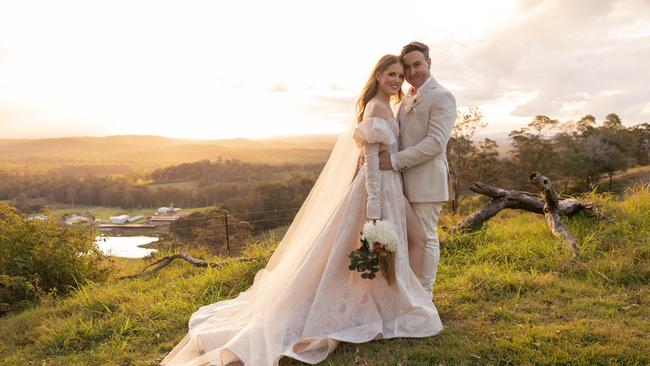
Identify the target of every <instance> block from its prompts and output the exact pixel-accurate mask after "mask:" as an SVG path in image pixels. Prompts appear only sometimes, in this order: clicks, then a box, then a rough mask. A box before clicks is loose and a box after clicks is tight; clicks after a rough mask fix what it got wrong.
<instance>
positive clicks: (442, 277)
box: [0, 188, 650, 366]
mask: <svg viewBox="0 0 650 366" xmlns="http://www.w3.org/2000/svg"><path fill="white" fill-rule="evenodd" d="M593 198H594V199H595V200H596V201H597V202H598V204H599V205H600V206H601V207H602V208H603V209H604V211H605V213H606V214H608V215H609V216H610V217H611V218H612V221H602V222H597V221H594V220H592V219H590V218H587V217H585V216H582V215H578V216H577V217H574V218H573V219H571V220H566V223H567V224H568V226H569V228H570V230H571V232H572V233H573V234H574V235H575V237H576V239H577V241H578V243H579V245H580V246H581V255H580V256H579V257H578V258H576V259H574V258H572V257H571V252H570V251H569V250H568V249H567V248H566V246H565V245H564V244H563V243H562V242H560V241H559V240H557V239H556V238H554V237H553V236H552V235H551V233H550V231H549V229H548V228H547V227H546V224H545V223H544V220H543V217H541V216H540V215H533V214H528V213H521V212H515V211H509V212H502V213H500V214H499V215H497V217H495V218H493V219H492V220H491V221H489V222H488V224H487V225H486V227H484V228H483V229H482V230H480V231H478V232H476V233H472V234H465V235H459V236H451V235H449V233H447V232H442V233H441V237H442V240H443V244H442V261H441V264H440V266H439V268H438V280H437V283H436V287H435V289H434V302H435V304H436V306H437V307H438V310H439V312H440V316H441V318H442V321H443V324H444V326H445V329H444V330H443V331H442V332H441V333H440V334H438V335H437V336H435V337H430V338H422V339H408V338H402V339H389V340H380V341H375V342H369V343H366V344H360V345H357V344H341V345H340V346H339V347H338V348H337V350H336V351H335V352H334V353H333V354H332V355H330V357H328V359H327V360H326V361H324V362H323V363H322V364H323V365H377V366H378V365H440V364H442V365H474V364H478V365H522V364H523V365H532V364H542V365H643V364H650V353H649V352H648V349H650V310H649V308H648V304H650V286H649V283H650V191H649V190H647V189H639V188H637V189H635V190H633V191H632V192H630V193H629V194H627V195H626V196H625V198H624V199H623V200H616V199H615V198H614V197H613V196H593ZM460 219H461V218H460V217H451V216H446V217H444V218H443V221H444V222H443V224H444V225H445V226H448V227H451V226H452V225H453V223H455V222H457V221H459V220H460ZM274 245H275V244H273V243H269V242H259V243H257V245H255V246H251V248H250V249H249V252H248V253H246V254H245V255H254V256H260V257H262V258H264V260H262V261H261V262H260V263H234V264H232V265H229V266H227V267H225V268H223V269H220V270H205V269H197V268H194V267H192V266H190V265H188V264H187V263H175V264H172V265H171V266H170V267H168V268H166V269H163V270H162V271H161V272H160V273H159V274H158V275H156V276H152V277H148V278H141V279H137V280H111V281H108V282H107V283H105V284H91V285H88V286H84V287H82V288H81V289H80V290H78V291H76V292H74V293H73V295H72V296H69V297H67V298H64V299H53V300H50V301H47V302H45V303H44V304H42V305H40V306H38V307H35V308H33V309H30V310H27V311H24V312H22V313H19V314H13V315H9V316H6V317H5V318H2V319H0V364H1V365H29V364H34V365H41V364H47V365H95V364H111V365H156V364H157V363H158V362H159V361H160V360H161V359H162V358H163V357H164V355H165V354H166V353H167V352H168V351H169V350H171V348H172V347H173V346H174V345H175V344H176V342H178V341H179V340H180V339H181V338H182V337H183V336H184V335H185V334H186V331H187V329H186V325H187V320H188V319H189V316H190V314H191V313H192V312H194V311H195V310H196V309H197V308H198V307H199V306H201V305H204V304H208V303H212V302H215V301H219V300H222V299H226V298H231V297H234V296H236V295H237V294H238V293H239V291H241V290H244V289H245V288H247V287H248V286H249V285H250V283H251V282H252V279H253V276H254V274H255V273H256V271H257V270H259V269H260V268H262V266H263V265H264V261H265V259H266V258H268V256H269V255H270V254H271V252H272V250H273V248H274ZM196 254H197V255H200V254H201V253H196ZM203 258H205V256H203ZM143 265H144V262H143V261H142V260H127V259H119V260H118V259H116V260H115V266H116V267H117V268H118V271H117V273H116V276H117V275H122V274H127V273H129V274H130V273H134V272H136V271H137V270H138V269H139V268H141V267H142V266H143ZM281 364H282V365H297V364H300V363H299V362H296V361H293V360H288V359H283V360H282V361H281Z"/></svg>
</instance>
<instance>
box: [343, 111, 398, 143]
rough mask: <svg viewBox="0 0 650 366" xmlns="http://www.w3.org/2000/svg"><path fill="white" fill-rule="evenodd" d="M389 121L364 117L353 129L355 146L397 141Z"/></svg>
mask: <svg viewBox="0 0 650 366" xmlns="http://www.w3.org/2000/svg"><path fill="white" fill-rule="evenodd" d="M388 123H389V122H388V121H387V120H385V119H381V118H366V119H364V120H363V121H361V122H360V123H359V124H358V125H357V127H356V128H355V129H354V135H353V137H354V141H355V142H356V143H357V146H359V147H363V145H364V144H382V145H384V146H390V145H392V144H394V143H395V142H397V140H396V139H395V135H394V134H393V131H392V130H391V128H390V125H389V124H388Z"/></svg>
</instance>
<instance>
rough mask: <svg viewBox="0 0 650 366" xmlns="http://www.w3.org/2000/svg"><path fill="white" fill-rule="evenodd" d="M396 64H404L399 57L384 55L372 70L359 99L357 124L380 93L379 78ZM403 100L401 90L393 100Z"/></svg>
mask: <svg viewBox="0 0 650 366" xmlns="http://www.w3.org/2000/svg"><path fill="white" fill-rule="evenodd" d="M394 64H400V65H401V64H402V62H401V61H400V58H399V56H395V55H384V56H382V58H380V59H379V61H378V62H377V64H376V65H375V68H374V69H372V72H371V73H370V77H369V78H368V81H366V85H365V86H364V87H363V90H362V91H361V95H360V96H359V99H357V122H361V121H362V120H363V113H364V112H365V111H366V104H368V102H369V101H370V99H372V98H374V97H375V95H377V92H378V91H379V80H378V79H377V77H378V76H379V74H381V73H382V72H384V71H386V69H388V68H389V67H391V66H393V65H394ZM402 98H404V93H402V89H400V90H398V91H397V95H395V96H393V97H392V98H391V99H393V101H394V102H395V103H399V102H401V101H402Z"/></svg>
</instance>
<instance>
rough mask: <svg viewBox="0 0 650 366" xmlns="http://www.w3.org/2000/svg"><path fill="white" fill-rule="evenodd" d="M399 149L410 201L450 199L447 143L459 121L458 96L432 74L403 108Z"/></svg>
mask: <svg viewBox="0 0 650 366" xmlns="http://www.w3.org/2000/svg"><path fill="white" fill-rule="evenodd" d="M398 121H399V124H400V137H399V149H400V151H399V152H398V153H396V154H394V157H393V162H394V163H395V165H396V167H395V168H396V169H397V170H399V171H400V172H402V178H403V180H404V194H405V195H406V197H407V198H408V200H409V201H410V202H442V201H448V200H449V197H450V196H451V195H452V186H451V184H450V179H449V166H448V164H447V154H446V150H447V142H448V141H449V138H450V136H451V130H452V129H453V128H454V123H455V122H456V98H454V96H453V95H452V94H451V93H450V92H449V91H448V90H447V89H445V87H443V86H442V85H440V84H438V82H437V81H436V80H435V79H434V78H433V77H431V79H430V80H429V81H428V82H426V83H425V84H424V85H423V86H422V87H421V88H420V90H419V91H418V94H417V95H416V96H415V97H411V98H410V100H405V101H404V102H402V104H401V105H400V107H399V111H398Z"/></svg>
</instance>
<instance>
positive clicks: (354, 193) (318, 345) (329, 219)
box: [162, 118, 442, 366]
mask: <svg viewBox="0 0 650 366" xmlns="http://www.w3.org/2000/svg"><path fill="white" fill-rule="evenodd" d="M398 133H399V127H398V125H397V122H396V121H395V120H392V119H391V120H386V119H380V118H368V119H365V120H364V121H363V122H361V123H360V124H359V125H357V126H356V128H355V129H354V131H353V138H354V140H355V141H356V143H357V144H358V145H360V146H361V147H364V151H365V152H364V157H365V163H364V166H362V167H361V169H360V170H359V173H358V174H357V175H356V177H354V180H353V181H352V183H351V184H349V181H347V182H345V180H346V179H348V178H346V176H347V175H348V174H349V173H350V172H352V171H353V169H352V171H351V170H350V164H347V165H346V167H345V168H344V167H343V166H342V165H341V168H340V170H344V171H339V169H338V168H337V166H336V165H332V164H334V163H336V162H337V161H336V159H334V155H335V154H336V153H337V152H338V154H339V158H340V157H342V156H345V155H346V154H353V155H354V154H355V153H356V154H358V150H355V149H348V150H345V149H344V150H341V149H339V148H337V147H335V152H333V153H332V157H331V158H330V160H329V161H328V165H327V166H326V167H325V169H324V170H323V173H322V174H321V177H319V181H321V179H322V178H323V176H324V175H328V174H329V178H327V181H326V182H325V184H327V185H336V184H334V182H337V179H339V180H343V181H344V183H343V184H344V185H345V187H339V188H337V189H339V190H338V191H327V189H329V188H331V187H328V186H319V182H317V184H316V186H315V188H314V191H317V190H319V189H323V190H325V191H324V192H316V193H315V192H314V191H312V193H311V194H310V197H308V199H307V201H306V203H305V205H304V206H303V209H301V212H300V213H299V214H298V216H297V217H296V220H295V221H294V224H292V227H291V228H290V229H289V232H288V233H287V235H286V236H285V238H284V239H283V242H282V243H281V244H280V246H279V247H278V249H277V251H276V253H275V254H274V257H272V258H271V260H270V261H269V264H268V265H267V267H266V268H265V269H263V270H261V271H260V272H258V273H257V275H256V276H255V281H254V284H253V286H252V287H251V288H250V289H248V290H247V291H245V292H242V293H241V294H239V296H238V297H237V298H235V299H232V300H226V301H221V302H218V303H215V304H211V305H207V306H203V307H201V308H200V309H199V310H198V311H197V312H196V313H194V314H193V315H192V317H191V319H190V321H189V332H188V334H187V335H186V336H185V338H183V339H182V340H181V341H180V343H179V344H178V345H177V346H176V347H175V348H174V349H173V350H172V351H171V352H170V353H169V354H168V355H167V357H166V358H165V359H164V360H163V362H162V364H163V365H227V364H231V363H233V364H242V363H243V364H244V365H252V366H260V365H277V364H278V362H279V360H280V358H282V357H284V356H286V357H291V358H294V359H297V360H300V361H303V362H307V363H311V364H314V363H317V362H320V361H322V360H324V359H325V358H326V357H327V355H328V354H329V353H330V352H332V351H333V350H334V349H335V348H336V346H337V344H338V342H339V341H344V342H352V343H362V342H368V341H370V340H373V339H382V338H393V337H427V336H432V335H435V334H437V333H438V332H440V330H441V329H442V324H441V322H440V318H439V316H438V311H437V310H436V307H435V306H434V304H433V303H432V301H431V294H430V293H427V292H426V291H425V290H424V289H423V287H422V286H421V285H420V283H419V282H418V280H417V278H416V276H415V274H414V272H413V271H414V269H412V268H416V267H417V264H416V263H415V262H417V261H414V259H419V258H421V256H420V254H419V253H411V256H410V257H411V258H410V259H409V248H408V244H407V215H409V220H410V222H417V219H416V218H414V216H411V214H412V212H411V211H410V206H408V203H407V201H406V200H405V198H404V195H403V193H402V182H401V178H400V174H399V173H398V172H396V171H392V170H391V171H380V170H379V167H378V152H379V151H380V150H386V149H387V150H389V151H390V152H396V151H397V149H398V147H397V136H398ZM348 140H351V139H348ZM337 146H339V143H337ZM339 147H340V146H339ZM337 149H338V150H337ZM351 158H352V159H355V156H351ZM345 161H350V157H346V158H345ZM352 174H353V173H352ZM349 176H350V177H351V176H352V175H351V174H350V175H349ZM341 188H343V189H341ZM312 195H314V197H312ZM331 200H336V202H330V201H331ZM319 208H321V209H322V210H324V215H326V217H323V213H321V212H319ZM310 210H311V211H310ZM374 216H380V218H381V219H383V220H390V221H392V222H393V223H394V224H395V227H396V228H397V233H398V238H399V245H398V248H397V251H396V252H395V255H394V258H395V266H394V268H395V280H396V281H394V282H392V284H389V283H388V282H387V281H386V279H385V278H384V277H383V276H382V275H381V272H378V273H377V277H376V278H375V279H373V280H367V279H362V278H361V277H360V274H359V273H358V272H354V271H350V270H349V269H348V265H349V264H350V260H349V258H348V257H347V255H348V253H350V252H351V251H353V250H355V249H357V248H358V247H359V245H360V242H359V235H360V231H361V228H362V226H363V224H364V223H365V222H367V219H368V218H379V217H374ZM418 225H419V224H418ZM411 227H412V226H411V225H409V229H411ZM416 229H419V230H421V228H419V227H416ZM310 231H311V232H312V233H311V234H309V235H307V234H305V233H309V232H310ZM285 241H287V242H286V243H285ZM409 262H410V263H409Z"/></svg>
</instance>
